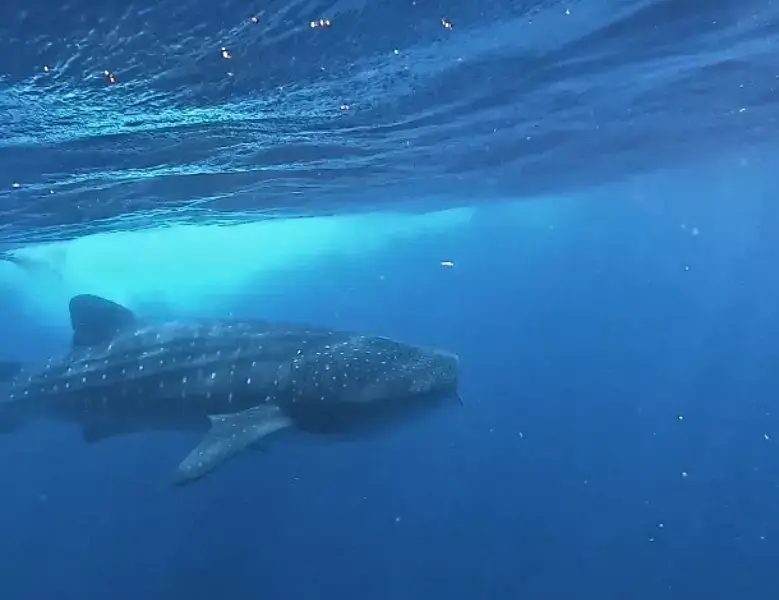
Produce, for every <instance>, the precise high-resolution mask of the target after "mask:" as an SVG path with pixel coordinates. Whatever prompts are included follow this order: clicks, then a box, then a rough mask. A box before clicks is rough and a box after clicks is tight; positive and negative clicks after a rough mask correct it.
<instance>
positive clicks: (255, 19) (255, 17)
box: [249, 16, 260, 25]
mask: <svg viewBox="0 0 779 600" xmlns="http://www.w3.org/2000/svg"><path fill="white" fill-rule="evenodd" d="M249 21H251V22H252V23H254V24H255V25H257V24H258V23H259V22H260V17H258V16H254V17H251V18H250V19H249Z"/></svg>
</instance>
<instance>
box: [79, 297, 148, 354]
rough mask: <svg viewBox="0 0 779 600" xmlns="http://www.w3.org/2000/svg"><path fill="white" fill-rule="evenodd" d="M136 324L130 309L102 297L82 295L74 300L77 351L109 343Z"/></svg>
mask: <svg viewBox="0 0 779 600" xmlns="http://www.w3.org/2000/svg"><path fill="white" fill-rule="evenodd" d="M134 323H135V315H134V314H133V313H132V311H131V310H130V309H129V308H125V307H124V306H122V305H121V304H117V303H116V302H111V301H110V300H106V299H105V298H101V297H100V296H93V295H91V294H81V295H78V296H73V298H71V299H70V324H71V325H72V327H73V347H74V348H83V347H85V346H94V345H95V344H101V343H103V342H107V341H108V340H110V339H111V338H112V337H114V336H115V335H116V334H117V333H118V332H119V331H122V330H123V329H127V328H128V327H131V326H132V325H133V324H134Z"/></svg>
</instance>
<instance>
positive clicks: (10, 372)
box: [0, 361, 22, 383]
mask: <svg viewBox="0 0 779 600" xmlns="http://www.w3.org/2000/svg"><path fill="white" fill-rule="evenodd" d="M21 371H22V363H18V362H4V361H0V383H6V382H8V381H11V380H12V379H13V378H14V377H16V376H17V375H18V374H19V373H20V372H21Z"/></svg>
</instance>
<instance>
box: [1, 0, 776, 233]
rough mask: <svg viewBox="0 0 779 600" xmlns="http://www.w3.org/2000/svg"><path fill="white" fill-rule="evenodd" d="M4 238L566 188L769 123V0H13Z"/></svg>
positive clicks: (667, 162)
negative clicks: (55, 0)
mask: <svg viewBox="0 0 779 600" xmlns="http://www.w3.org/2000/svg"><path fill="white" fill-rule="evenodd" d="M0 17H2V18H0V56H1V57H2V59H0V131H2V137H1V138H0V210H1V212H0V234H1V235H2V236H3V238H4V242H5V243H6V244H8V245H13V244H19V243H25V242H30V241H40V240H44V239H53V238H67V237H71V236H74V235H78V234H80V233H83V232H94V231H99V230H107V229H122V228H127V227H138V226H149V225H151V224H159V223H165V222H179V221H192V220H198V221H218V220H222V219H234V218H243V217H245V216H246V215H252V216H258V215H268V216H275V215H280V214H281V215H288V214H319V213H330V212H344V211H356V210H365V209H370V208H374V207H377V206H382V207H387V206H391V207H392V208H394V209H399V210H413V209H415V208H416V207H418V206H419V205H420V203H421V202H422V203H424V205H425V206H430V205H432V204H436V205H446V206H452V205H458V204H474V203H479V202H486V201H488V200H489V199H490V198H505V197H512V198H518V197H519V198H521V197H530V196H532V195H535V194H547V193H558V192H567V191H572V190H577V189H581V188H584V187H587V186H592V185H597V184H601V183H607V182H610V181H613V180H616V179H620V178H623V177H625V176H628V175H631V174H634V173H636V172H642V171H648V170H653V169H657V168H660V167H670V166H675V165H678V164H685V163H689V162H690V161H700V160H703V159H705V158H706V157H707V155H714V154H718V153H722V152H725V151H733V150H734V149H736V150H738V149H740V148H744V149H747V148H749V147H753V146H755V145H759V144H762V143H764V142H767V141H770V140H771V139H772V138H773V137H774V136H775V134H776V129H777V100H776V97H777V95H776V86H777V84H778V83H779V79H778V78H779V65H777V60H776V51H775V48H776V43H777V30H778V28H779V5H776V4H774V3H771V2H768V1H765V0H759V1H758V0H751V1H750V0H739V1H735V0H731V1H717V2H682V1H680V0H665V1H661V0H654V1H648V0H590V1H586V2H585V1H582V0H570V1H566V2H557V1H547V2H527V1H524V2H519V1H508V0H506V1H502V2H494V1H493V2H486V3H485V2H465V1H464V0H452V1H449V2H444V1H440V0H439V1H425V0H402V1H401V0H391V1H387V0H384V1H374V2H360V1H355V0H345V1H340V2H302V1H299V0H292V1H284V2H282V1H280V0H269V1H266V2H262V3H259V2H257V3H253V4H251V3H249V4H247V3H246V2H238V1H236V0H226V1H223V2H217V3H214V2H205V1H204V0H193V1H189V2H173V1H172V0H162V1H160V0H154V1H152V0H143V1H140V2H137V1H136V2H131V3H127V2H121V3H120V2H115V1H114V2H102V3H95V2H86V1H85V0H77V1H75V2H73V1H72V2H67V3H64V4H61V5H59V6H58V7H54V6H53V5H51V4H50V3H44V2H42V1H41V0H29V1H27V2H24V3H23V4H22V3H21V2H20V1H19V0H15V1H13V2H10V3H5V4H3V6H2V8H0Z"/></svg>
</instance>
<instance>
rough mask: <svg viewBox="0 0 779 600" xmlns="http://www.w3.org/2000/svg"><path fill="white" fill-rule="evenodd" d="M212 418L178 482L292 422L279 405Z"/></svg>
mask: <svg viewBox="0 0 779 600" xmlns="http://www.w3.org/2000/svg"><path fill="white" fill-rule="evenodd" d="M208 418H209V419H211V429H210V430H209V432H208V433H207V434H206V435H205V437H204V438H203V439H202V441H201V442H200V444H198V445H197V447H196V448H195V449H194V450H192V452H190V453H189V454H188V455H187V457H186V458H185V459H184V460H183V461H182V462H181V464H180V465H179V466H178V469H177V470H176V473H175V475H174V478H173V482H174V483H176V484H184V483H189V482H190V481H194V480H195V479H199V478H200V477H203V476H204V475H205V474H207V473H208V472H209V471H211V470H213V469H215V468H216V467H217V466H218V465H220V464H221V463H222V462H224V461H225V460H227V459H228V458H230V457H231V456H233V455H234V454H236V453H238V452H240V451H241V450H243V449H244V448H246V447H247V446H249V445H250V444H252V443H253V442H256V441H257V440H259V439H261V438H263V437H265V436H266V435H270V434H271V433H273V432H275V431H279V430H280V429H284V428H286V427H289V426H290V425H291V424H292V421H290V419H289V418H288V417H287V416H285V415H284V414H283V413H282V412H281V410H280V409H279V408H278V407H276V406H255V407H253V408H249V409H247V410H243V411H241V412H237V413H232V414H227V415H212V416H209V417H208Z"/></svg>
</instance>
